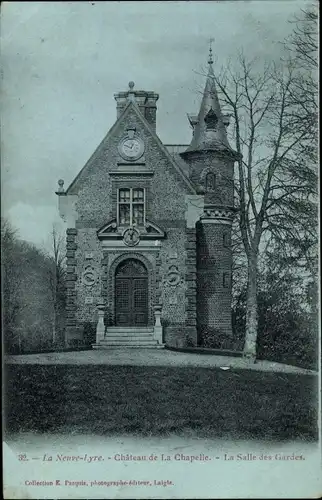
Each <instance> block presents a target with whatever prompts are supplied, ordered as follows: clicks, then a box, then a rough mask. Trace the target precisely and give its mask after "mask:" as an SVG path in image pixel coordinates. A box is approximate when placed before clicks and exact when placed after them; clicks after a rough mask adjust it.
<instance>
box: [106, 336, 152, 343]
mask: <svg viewBox="0 0 322 500" xmlns="http://www.w3.org/2000/svg"><path fill="white" fill-rule="evenodd" d="M109 342H119V343H120V344H124V343H126V342H128V343H129V344H133V342H155V340H154V338H153V337H121V338H120V337H105V338H104V339H102V340H100V344H104V343H109Z"/></svg>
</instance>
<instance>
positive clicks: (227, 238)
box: [222, 233, 230, 247]
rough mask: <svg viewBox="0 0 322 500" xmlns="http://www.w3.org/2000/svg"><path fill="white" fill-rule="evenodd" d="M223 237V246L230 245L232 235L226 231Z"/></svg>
mask: <svg viewBox="0 0 322 500" xmlns="http://www.w3.org/2000/svg"><path fill="white" fill-rule="evenodd" d="M222 239H223V246H224V247H230V236H229V234H228V233H224V234H223V236H222Z"/></svg>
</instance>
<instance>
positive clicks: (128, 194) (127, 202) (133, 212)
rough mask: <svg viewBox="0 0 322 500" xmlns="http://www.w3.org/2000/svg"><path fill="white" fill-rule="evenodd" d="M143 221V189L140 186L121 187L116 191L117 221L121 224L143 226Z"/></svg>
mask: <svg viewBox="0 0 322 500" xmlns="http://www.w3.org/2000/svg"><path fill="white" fill-rule="evenodd" d="M144 221H145V191H144V189H142V188H136V189H133V188H124V189H123V188H122V189H119V192H118V223H119V224H120V225H123V226H128V225H129V226H143V225H144Z"/></svg>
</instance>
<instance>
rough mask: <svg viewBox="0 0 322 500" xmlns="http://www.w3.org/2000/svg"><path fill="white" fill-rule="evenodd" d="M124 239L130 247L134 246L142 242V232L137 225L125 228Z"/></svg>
mask: <svg viewBox="0 0 322 500" xmlns="http://www.w3.org/2000/svg"><path fill="white" fill-rule="evenodd" d="M123 241H124V243H125V245H127V246H128V247H134V246H136V245H138V244H139V242H140V233H139V231H138V229H136V228H135V227H129V228H127V229H125V231H124V233H123Z"/></svg>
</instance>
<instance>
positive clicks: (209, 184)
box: [206, 172, 216, 191]
mask: <svg viewBox="0 0 322 500" xmlns="http://www.w3.org/2000/svg"><path fill="white" fill-rule="evenodd" d="M215 187H216V176H215V174H214V173H212V172H208V174H207V175H206V191H214V190H215Z"/></svg>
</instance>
